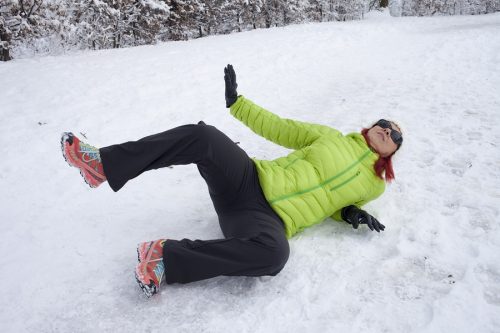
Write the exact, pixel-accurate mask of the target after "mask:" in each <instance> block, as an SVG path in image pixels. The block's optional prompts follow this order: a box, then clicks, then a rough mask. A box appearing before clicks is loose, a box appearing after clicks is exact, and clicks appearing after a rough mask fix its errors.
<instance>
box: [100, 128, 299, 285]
mask: <svg viewBox="0 0 500 333" xmlns="http://www.w3.org/2000/svg"><path fill="white" fill-rule="evenodd" d="M100 154H101V159H102V162H103V167H104V173H105V174H106V178H107V179H108V183H109V185H110V186H111V188H112V189H113V190H114V191H118V190H119V189H120V188H121V187H122V186H123V185H125V183H126V182H127V181H128V180H130V179H132V178H135V177H137V176H138V175H140V174H141V173H143V172H144V171H148V170H151V169H158V168H162V167H166V166H169V165H179V164H190V163H196V165H197V166H198V170H199V172H200V174H201V176H202V177H203V178H204V179H205V181H206V183H207V185H208V191H209V193H210V197H211V199H212V202H213V204H214V207H215V210H216V212H217V215H218V217H219V224H220V227H221V229H222V232H223V234H224V237H225V238H224V239H217V240H208V241H203V240H189V239H183V240H180V241H177V240H171V239H169V240H167V241H166V243H165V246H164V248H163V261H164V263H165V275H166V278H165V280H166V281H167V283H176V282H179V283H187V282H192V281H198V280H203V279H208V278H211V277H215V276H219V275H244V276H262V275H276V274H278V273H279V272H280V271H281V269H282V268H283V267H284V265H285V263H286V261H287V260H288V255H289V251H290V250H289V246H288V241H287V239H286V236H285V230H284V226H283V222H282V221H281V219H280V218H279V216H278V215H277V214H276V213H275V212H274V211H273V210H272V208H271V207H270V206H269V204H268V203H267V201H266V199H265V197H264V194H263V193H262V189H261V187H260V184H259V179H258V177H257V170H256V168H255V165H254V163H253V161H252V160H251V159H250V158H249V157H248V155H247V154H246V153H245V152H244V151H243V150H242V149H241V148H240V147H239V146H238V145H237V144H235V143H234V142H233V141H232V140H231V139H229V138H228V137H227V136H226V135H225V134H224V133H222V132H221V131H219V130H218V129H216V128H215V127H213V126H209V125H206V124H205V123H203V122H199V123H198V124H197V125H184V126H180V127H176V128H173V129H170V130H168V131H165V132H163V133H159V134H155V135H151V136H148V137H145V138H143V139H140V140H139V141H134V142H126V143H123V144H119V145H113V146H109V147H105V148H101V149H100Z"/></svg>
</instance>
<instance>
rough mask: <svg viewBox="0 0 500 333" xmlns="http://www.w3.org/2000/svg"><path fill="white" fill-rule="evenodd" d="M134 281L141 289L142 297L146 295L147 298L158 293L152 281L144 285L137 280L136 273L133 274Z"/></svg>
mask: <svg viewBox="0 0 500 333" xmlns="http://www.w3.org/2000/svg"><path fill="white" fill-rule="evenodd" d="M135 280H136V281H137V283H138V284H139V287H141V289H142V291H143V292H144V295H146V297H147V298H150V297H152V296H153V295H154V294H156V293H157V292H158V289H156V286H155V284H154V282H153V281H152V280H149V284H144V282H142V281H141V280H140V279H139V275H138V274H137V271H136V272H135Z"/></svg>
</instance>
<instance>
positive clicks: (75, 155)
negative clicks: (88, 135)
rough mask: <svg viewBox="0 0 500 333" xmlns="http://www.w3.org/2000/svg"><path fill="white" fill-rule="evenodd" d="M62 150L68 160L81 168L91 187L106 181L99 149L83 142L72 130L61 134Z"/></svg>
mask: <svg viewBox="0 0 500 333" xmlns="http://www.w3.org/2000/svg"><path fill="white" fill-rule="evenodd" d="M61 150H62V153H63V157H64V159H65V160H66V162H68V164H69V165H70V166H73V167H75V168H78V169H80V174H81V175H82V177H83V179H84V180H85V182H86V183H87V184H88V185H89V186H90V187H92V188H95V187H98V186H99V185H101V184H102V183H103V182H105V181H106V176H105V175H104V170H103V167H102V161H101V156H100V155H99V149H97V148H96V147H93V146H91V145H89V144H86V143H84V142H81V141H80V139H78V138H77V137H76V136H75V135H74V134H73V133H71V132H64V133H63V134H62V136H61Z"/></svg>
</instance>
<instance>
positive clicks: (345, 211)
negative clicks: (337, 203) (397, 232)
mask: <svg viewBox="0 0 500 333" xmlns="http://www.w3.org/2000/svg"><path fill="white" fill-rule="evenodd" d="M341 215H342V219H343V220H344V221H346V222H347V223H349V224H351V225H352V227H353V228H354V229H358V226H359V225H360V224H366V225H368V228H370V230H371V231H373V229H375V230H376V231H377V232H380V230H382V231H384V229H385V226H384V225H383V224H382V223H380V222H379V221H378V220H377V219H376V218H374V217H373V216H371V215H370V214H368V213H367V212H365V211H364V210H362V209H359V208H358V207H356V206H347V207H344V208H342V214H341Z"/></svg>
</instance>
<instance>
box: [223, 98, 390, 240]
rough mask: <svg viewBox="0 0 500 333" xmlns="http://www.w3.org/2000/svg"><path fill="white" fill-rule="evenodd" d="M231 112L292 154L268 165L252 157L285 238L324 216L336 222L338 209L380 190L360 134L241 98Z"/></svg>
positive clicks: (372, 160)
mask: <svg viewBox="0 0 500 333" xmlns="http://www.w3.org/2000/svg"><path fill="white" fill-rule="evenodd" d="M231 114H232V115H233V116H234V117H235V118H237V119H238V120H240V121H241V122H243V123H244V124H245V125H246V126H248V127H249V128H250V129H251V130H252V131H254V132H255V133H257V134H259V135H260V136H262V137H264V138H266V139H268V140H270V141H272V142H274V143H276V144H279V145H281V146H284V147H287V148H290V149H294V150H295V151H293V152H292V153H290V154H289V155H288V156H285V157H281V158H278V159H276V160H274V161H265V160H259V159H253V160H254V162H255V165H256V167H257V172H258V176H259V181H260V184H261V187H262V190H263V192H264V195H265V197H266V199H267V201H268V202H269V204H270V205H271V207H272V208H273V209H274V210H275V211H276V213H278V215H279V216H280V217H281V219H282V220H283V221H284V222H285V228H286V235H287V237H288V238H290V237H292V236H293V235H294V234H296V233H297V232H299V231H301V230H302V229H304V228H306V227H309V226H311V225H313V224H316V223H319V222H322V221H323V220H324V219H326V218H327V217H332V218H333V219H335V220H338V221H341V220H342V219H341V217H340V210H341V209H342V208H343V207H346V206H349V205H356V206H362V205H364V204H365V203H367V202H368V201H371V200H373V199H375V198H377V197H378V196H380V195H381V194H382V193H383V192H384V190H385V183H384V181H383V180H382V179H380V178H379V177H377V175H376V174H375V171H374V169H373V165H374V163H375V161H376V160H377V159H378V154H376V153H374V152H373V151H372V150H371V149H370V147H369V146H368V145H367V143H366V141H365V139H364V138H363V136H362V135H361V134H359V133H351V134H348V135H343V134H342V133H340V132H339V131H337V130H335V129H333V128H330V127H327V126H323V125H316V124H309V123H304V122H299V121H295V120H290V119H283V118H280V117H278V116H277V115H275V114H273V113H271V112H269V111H267V110H265V109H263V108H261V107H259V106H258V105H256V104H254V103H253V102H251V101H250V100H248V99H245V98H244V97H243V96H239V97H238V100H237V101H236V102H235V103H234V104H233V105H231Z"/></svg>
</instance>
